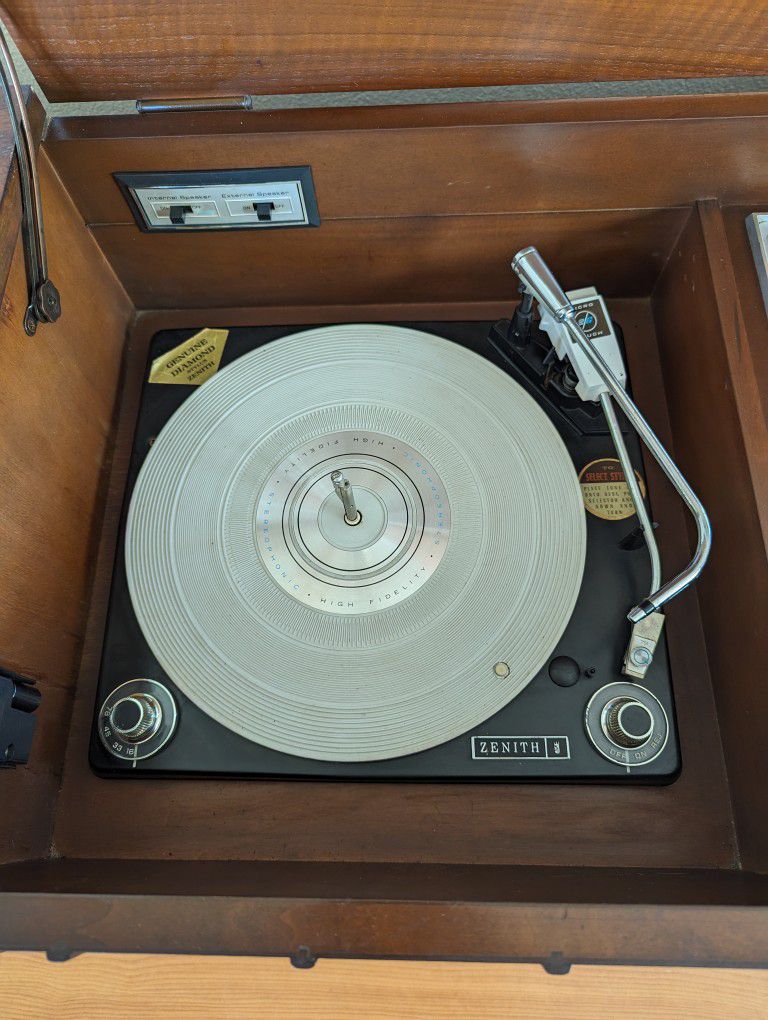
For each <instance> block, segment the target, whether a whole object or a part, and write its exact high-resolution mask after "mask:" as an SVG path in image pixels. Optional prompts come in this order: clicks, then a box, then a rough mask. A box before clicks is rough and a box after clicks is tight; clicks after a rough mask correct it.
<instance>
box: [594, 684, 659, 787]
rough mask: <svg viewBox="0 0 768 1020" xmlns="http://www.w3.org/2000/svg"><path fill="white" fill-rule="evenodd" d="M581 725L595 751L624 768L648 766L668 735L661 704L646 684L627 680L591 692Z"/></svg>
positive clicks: (657, 755)
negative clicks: (643, 685) (642, 685)
mask: <svg viewBox="0 0 768 1020" xmlns="http://www.w3.org/2000/svg"><path fill="white" fill-rule="evenodd" d="M584 726H585V728H586V731H587V735H588V737H589V739H590V741H591V742H592V744H593V746H594V748H595V750H596V751H598V752H599V753H600V754H601V755H603V757H604V758H607V759H608V760H609V761H612V762H614V764H616V765H618V766H620V767H622V768H625V769H633V768H637V767H638V766H642V765H650V763H651V762H652V761H655V759H656V758H658V757H659V755H660V754H661V753H662V751H663V750H664V748H665V747H666V746H667V740H668V738H669V720H668V719H667V713H666V711H665V710H664V706H663V705H662V703H661V702H660V701H659V699H658V698H657V697H656V696H655V695H654V694H651V692H650V691H649V690H648V688H647V687H641V686H640V684H636V683H629V682H627V681H619V682H617V683H610V684H606V685H605V686H604V687H601V688H600V689H599V690H597V691H595V693H594V694H593V695H592V697H591V698H590V699H589V701H588V702H587V706H586V708H585V710H584Z"/></svg>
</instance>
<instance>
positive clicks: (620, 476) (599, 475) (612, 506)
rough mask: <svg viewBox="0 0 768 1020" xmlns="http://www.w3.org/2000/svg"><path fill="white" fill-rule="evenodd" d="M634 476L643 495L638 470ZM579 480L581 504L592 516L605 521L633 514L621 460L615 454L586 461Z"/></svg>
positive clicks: (643, 490) (617, 519) (621, 518)
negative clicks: (582, 501) (589, 461)
mask: <svg viewBox="0 0 768 1020" xmlns="http://www.w3.org/2000/svg"><path fill="white" fill-rule="evenodd" d="M635 475H636V476H637V481H638V483H639V485H640V492H641V493H642V494H643V498H645V483H644V482H643V479H642V478H641V477H640V474H639V472H637V471H635ZM579 483H580V485H581V497H582V499H583V500H584V506H585V507H586V508H587V510H589V512H590V513H591V514H594V515H595V517H602V519H603V520H604V521H623V520H624V519H625V518H627V517H632V516H633V515H634V513H635V506H634V503H633V502H632V496H631V494H630V491H629V486H628V485H627V480H626V478H625V477H624V472H623V470H622V468H621V463H620V462H619V461H618V460H616V459H615V458H614V457H601V458H600V460H593V461H592V462H591V463H590V464H587V466H586V467H585V468H582V470H581V474H580V475H579Z"/></svg>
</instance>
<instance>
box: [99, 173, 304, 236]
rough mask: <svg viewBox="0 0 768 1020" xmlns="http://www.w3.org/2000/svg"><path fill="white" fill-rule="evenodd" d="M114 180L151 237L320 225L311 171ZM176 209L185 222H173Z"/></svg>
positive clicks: (119, 176) (128, 176)
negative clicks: (212, 231)
mask: <svg viewBox="0 0 768 1020" xmlns="http://www.w3.org/2000/svg"><path fill="white" fill-rule="evenodd" d="M113 176H114V178H115V181H116V182H117V184H118V185H119V187H120V189H121V191H122V192H123V195H124V196H125V199H126V201H127V202H128V205H129V207H130V209H131V212H132V213H133V216H134V219H135V220H136V223H137V224H138V226H139V227H140V228H141V230H143V231H145V232H146V233H159V232H170V231H174V232H176V231H180V232H186V233H189V232H194V231H199V230H269V229H273V228H276V227H317V226H319V225H320V216H319V213H318V210H317V199H316V197H315V187H314V183H313V181H312V170H311V168H310V167H308V166H293V167H272V168H259V169H254V170H192V171H179V172H178V173H174V172H162V173H116V174H114V175H113ZM257 206H258V209H257ZM172 208H175V210H176V213H175V215H176V218H177V219H178V218H179V210H180V209H183V210H184V211H183V214H181V215H182V220H183V221H182V222H172V221H171V210H172ZM267 217H268V218H267Z"/></svg>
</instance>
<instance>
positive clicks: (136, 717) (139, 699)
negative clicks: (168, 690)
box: [109, 693, 163, 744]
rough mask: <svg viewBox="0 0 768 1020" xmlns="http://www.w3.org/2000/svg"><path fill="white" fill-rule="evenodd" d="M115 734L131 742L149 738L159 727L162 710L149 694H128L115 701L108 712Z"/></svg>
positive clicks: (155, 699)
mask: <svg viewBox="0 0 768 1020" xmlns="http://www.w3.org/2000/svg"><path fill="white" fill-rule="evenodd" d="M109 721H110V723H111V724H112V729H113V730H114V732H115V735H116V736H118V737H119V738H121V739H122V740H126V741H129V742H130V743H131V744H138V743H139V742H140V741H143V740H149V738H150V737H152V736H154V735H155V733H157V731H158V730H159V729H160V724H161V723H162V721H163V710H162V708H161V707H160V703H159V701H158V700H157V698H154V697H153V696H152V695H151V694H145V693H137V694H130V695H128V696H127V697H124V698H121V699H120V700H119V701H117V702H115V704H114V705H113V706H112V708H111V709H110V712H109Z"/></svg>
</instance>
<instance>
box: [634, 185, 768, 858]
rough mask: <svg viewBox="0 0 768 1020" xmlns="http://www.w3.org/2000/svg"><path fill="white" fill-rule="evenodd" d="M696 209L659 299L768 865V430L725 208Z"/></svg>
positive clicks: (674, 413) (727, 734) (722, 685)
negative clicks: (766, 741)
mask: <svg viewBox="0 0 768 1020" xmlns="http://www.w3.org/2000/svg"><path fill="white" fill-rule="evenodd" d="M697 212H698V215H697V216H694V217H692V219H691V221H690V222H689V223H688V225H687V226H686V229H685V230H684V231H683V233H682V235H681V237H680V238H679V240H678V242H677V245H676V247H675V251H674V252H673V255H672V257H671V259H670V261H669V264H668V266H667V267H666V269H665V270H664V273H663V274H662V276H661V278H660V280H659V283H658V285H657V287H656V289H655V290H654V294H653V299H652V305H653V309H654V315H655V321H656V329H657V333H658V336H659V349H660V354H661V367H662V371H663V374H664V383H665V385H666V387H667V392H668V393H669V394H670V397H671V399H670V402H669V408H670V417H671V421H672V427H673V433H674V436H675V451H676V453H677V455H678V457H679V458H680V460H681V462H682V463H683V464H684V465H685V470H686V475H687V478H688V480H689V481H690V483H691V485H692V486H693V487H694V489H695V491H696V492H697V493H698V495H699V497H700V499H701V500H702V502H703V503H704V505H705V506H706V507H707V510H708V513H709V516H710V520H711V524H712V531H713V536H714V537H713V547H712V554H711V557H710V560H709V562H708V564H707V567H706V569H705V570H704V572H703V574H702V576H701V578H700V579H699V581H698V583H697V591H698V598H699V605H700V607H701V613H702V619H703V622H704V632H705V635H706V640H707V647H708V652H709V661H710V668H711V670H712V677H713V685H714V688H715V694H716V700H717V705H718V712H719V719H720V730H721V733H722V735H723V742H724V748H725V752H726V764H727V769H728V777H729V782H730V787H731V795H732V797H733V802H734V808H735V813H736V820H737V827H738V830H739V842H740V852H741V858H742V862H743V866H744V867H745V868H746V869H748V870H749V869H751V868H757V869H759V870H764V869H765V866H766V860H768V800H767V799H766V794H768V790H766V786H765V784H764V783H762V782H759V781H756V776H758V775H760V772H761V770H762V767H763V766H762V761H763V756H762V754H761V753H760V751H759V750H758V748H757V747H756V744H755V742H754V741H752V740H745V739H744V721H745V719H756V718H763V717H764V716H765V715H766V713H768V696H766V688H765V685H763V684H760V683H755V678H756V677H758V676H761V675H762V673H763V671H764V668H765V666H764V664H765V661H766V658H768V631H767V630H766V627H765V619H766V616H768V566H767V564H766V535H767V534H768V489H767V488H766V487H767V485H768V429H767V428H766V421H765V417H764V415H763V409H762V406H761V403H760V394H759V391H758V388H757V381H756V375H755V369H754V364H753V361H752V356H751V349H750V344H749V343H748V342H747V341H746V330H745V327H744V317H743V315H742V311H741V304H740V300H739V292H738V289H737V286H736V277H735V273H734V269H733V265H732V263H731V258H730V252H729V248H728V242H727V237H726V232H725V226H724V222H723V217H722V214H721V211H720V208H719V206H718V204H717V203H716V202H706V203H702V204H701V205H700V206H699V209H698V210H697ZM747 549H748V550H749V553H748V554H746V550H747Z"/></svg>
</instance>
